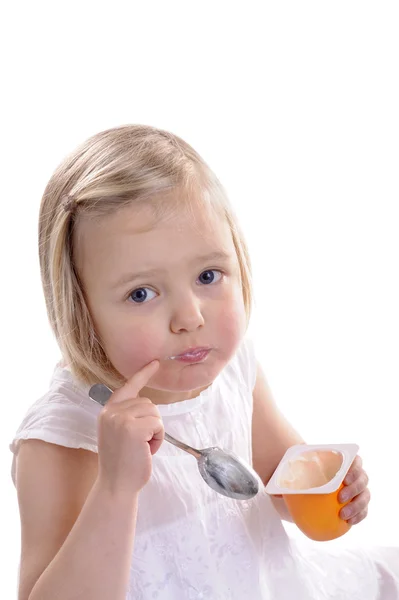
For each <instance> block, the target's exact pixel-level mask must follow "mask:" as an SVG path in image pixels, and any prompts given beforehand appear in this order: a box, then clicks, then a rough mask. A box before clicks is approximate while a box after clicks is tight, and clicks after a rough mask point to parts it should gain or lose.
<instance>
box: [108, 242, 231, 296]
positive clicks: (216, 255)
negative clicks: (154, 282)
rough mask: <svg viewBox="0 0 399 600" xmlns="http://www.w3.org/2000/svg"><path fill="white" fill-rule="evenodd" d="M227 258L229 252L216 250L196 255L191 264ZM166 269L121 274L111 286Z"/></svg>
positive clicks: (149, 275) (120, 284) (160, 272)
mask: <svg viewBox="0 0 399 600" xmlns="http://www.w3.org/2000/svg"><path fill="white" fill-rule="evenodd" d="M229 259H231V254H230V253H228V252H224V251H218V252H211V253H210V254H206V255H204V256H197V257H195V259H194V260H193V261H191V262H192V263H193V264H197V263H206V262H210V261H214V260H216V261H218V260H221V261H226V260H229ZM166 270H167V269H146V270H144V271H136V272H135V273H126V274H125V275H122V277H121V278H120V279H118V281H117V282H116V283H114V284H113V286H112V287H113V288H119V287H122V286H123V285H127V284H128V283H132V282H133V281H135V280H136V279H144V278H146V277H155V276H157V275H161V274H162V273H164V272H165V271H166Z"/></svg>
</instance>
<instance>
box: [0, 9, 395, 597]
mask: <svg viewBox="0 0 399 600" xmlns="http://www.w3.org/2000/svg"><path fill="white" fill-rule="evenodd" d="M398 17H399V9H398V4H397V2H389V1H383V2H368V1H362V2H354V1H348V0H345V1H335V2H324V1H322V0H317V2H316V1H315V2H309V1H301V2H298V1H297V0H295V1H293V2H290V1H287V2H270V3H267V2H248V1H247V2H245V3H244V2H236V3H234V2H216V1H213V2H204V1H202V2H197V3H196V2H189V1H186V2H180V3H179V2H176V1H172V0H169V1H168V2H159V3H154V2H147V3H143V2H140V3H139V2H133V1H131V2H126V3H120V2H113V3H109V2H108V3H106V4H104V5H99V4H98V3H94V2H93V3H90V2H84V1H81V2H64V3H60V2H56V3H48V4H46V3H44V2H42V1H40V0H37V1H35V2H30V3H28V2H22V3H21V2H20V3H18V4H17V3H15V4H14V3H13V4H12V6H11V8H10V7H9V8H7V9H6V12H3V15H2V18H1V19H0V21H1V22H2V25H1V27H2V29H3V31H2V33H1V36H0V39H1V40H2V42H1V44H2V46H3V47H2V48H1V55H2V57H3V58H2V62H3V69H2V71H3V75H2V88H3V92H2V96H1V104H2V107H1V121H2V124H1V132H2V133H1V140H2V142H1V143H2V155H3V167H4V169H2V178H1V179H2V189H1V207H2V212H1V226H2V227H1V238H0V239H1V256H2V269H1V270H2V284H1V287H2V293H1V319H2V323H1V325H2V326H1V342H2V355H3V360H2V366H3V369H2V390H3V391H2V404H3V418H2V420H1V432H0V433H1V441H2V445H1V465H0V466H1V471H2V473H1V474H2V503H1V506H2V535H1V542H0V543H1V557H0V558H1V565H2V576H1V584H0V585H1V586H2V587H4V592H3V593H1V594H0V595H1V597H2V598H11V597H14V595H15V589H16V577H17V567H18V560H19V549H20V542H19V536H20V526H19V516H18V506H17V498H16V493H15V489H14V487H13V486H12V482H11V479H10V476H9V469H10V467H11V453H10V452H9V450H8V444H9V442H10V441H11V439H12V436H13V433H14V431H15V430H16V428H17V427H18V425H19V423H20V420H21V419H22V417H23V415H24V413H25V411H26V409H27V408H28V406H29V405H30V404H32V403H33V402H34V401H35V400H36V399H37V398H38V397H39V396H40V395H41V394H42V393H44V392H45V390H46V386H47V383H48V380H49V378H50V375H51V372H52V369H53V366H54V364H55V362H56V360H57V359H58V351H57V348H56V346H55V343H54V341H53V337H52V334H51V332H50V329H49V326H48V325H47V320H46V314H45V309H44V301H43V298H42V291H41V284H40V277H39V269H38V258H37V249H36V228H37V215H38V209H39V203H40V198H41V194H42V192H43V189H44V186H45V184H46V182H47V180H48V179H49V177H50V176H51V173H52V171H53V169H54V168H55V167H56V165H57V164H58V162H59V161H60V160H61V159H62V158H63V156H64V155H65V154H66V153H68V152H69V151H70V150H72V149H73V148H74V147H75V146H76V145H77V144H78V143H80V142H81V141H83V140H84V139H85V138H86V137H88V136H89V135H91V134H94V133H96V132H97V131H100V130H102V129H105V128H108V127H112V126H115V125H120V124H124V123H146V124H151V125H155V126H159V127H163V128H166V129H170V130H172V131H174V132H175V133H177V134H178V135H181V136H182V137H184V138H185V139H186V140H187V141H188V142H189V143H191V144H192V145H193V146H194V147H195V148H196V149H197V150H198V151H199V152H200V153H201V154H202V155H203V157H204V158H205V160H206V161H207V162H208V163H209V164H210V165H211V167H212V168H213V169H214V170H215V172H216V173H217V175H218V176H219V178H220V179H221V180H222V182H223V183H224V185H225V187H226V188H227V190H228V192H229V194H230V197H231V199H232V201H233V203H234V205H235V207H236V210H237V212H238V214H239V216H240V219H241V221H242V225H243V228H244V231H245V233H246V235H247V238H248V240H249V244H250V249H251V254H252V260H253V264H254V272H255V290H256V310H255V314H254V319H253V323H252V332H253V336H254V338H255V341H256V344H257V348H258V355H259V359H260V360H261V362H262V364H263V367H264V369H265V371H266V373H267V376H268V379H269V382H270V385H271V388H272V390H273V393H274V396H275V398H276V400H277V402H278V403H279V405H280V406H281V408H282V410H283V411H284V413H285V414H286V415H287V417H288V418H289V419H290V421H291V422H292V423H293V425H294V426H295V427H296V428H297V429H298V430H299V431H300V432H301V434H302V435H303V436H304V437H305V439H306V440H307V441H308V442H310V443H313V442H317V443H327V442H357V443H358V444H359V445H360V446H361V452H360V453H361V455H362V457H363V460H364V464H365V467H366V469H367V471H368V473H369V475H370V488H371V491H372V503H371V505H370V513H369V517H368V518H367V520H366V521H365V522H364V523H362V524H360V525H358V526H356V527H354V528H353V529H352V531H351V532H350V533H349V534H348V535H347V536H345V537H344V538H342V539H341V540H338V541H337V542H332V543H331V544H332V545H334V544H335V545H342V544H360V545H362V544H365V543H371V544H378V545H389V544H392V545H399V519H398V510H397V506H398V492H399V489H398V483H397V475H398V471H397V455H398V448H397V415H398V399H399V383H398V377H397V374H398V359H399V349H398V348H399V318H398V307H399V291H398V263H399V252H398V251H399V241H398V231H399V227H398V187H399V184H398V158H399V157H398V154H399V151H398V147H399V119H398V107H399V89H398V63H399V43H398V39H399V38H398V30H399V18H398ZM289 532H290V533H291V534H292V535H294V536H296V537H302V536H301V534H299V535H298V533H297V531H296V530H295V529H294V528H293V527H289Z"/></svg>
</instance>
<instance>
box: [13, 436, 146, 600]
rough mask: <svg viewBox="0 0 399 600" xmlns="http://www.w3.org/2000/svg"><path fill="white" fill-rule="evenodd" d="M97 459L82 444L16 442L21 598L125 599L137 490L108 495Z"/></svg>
mask: <svg viewBox="0 0 399 600" xmlns="http://www.w3.org/2000/svg"><path fill="white" fill-rule="evenodd" d="M97 465H98V461H97V455H96V454H94V453H93V452H89V451H86V450H76V449H70V448H64V447H62V446H57V445H54V444H48V443H46V442H42V441H40V440H28V441H26V442H24V443H22V444H21V448H20V451H19V454H18V460H17V492H18V500H19V506H20V515H21V534H22V548H21V565H20V589H19V596H18V598H19V600H56V599H57V600H78V599H79V600H80V599H81V600H125V598H126V594H127V589H128V582H129V574H130V564H131V556H132V551H133V541H134V535H135V527H136V512H137V495H132V494H129V493H127V492H123V491H122V492H115V493H111V492H110V491H109V490H108V489H107V488H106V487H105V486H104V485H103V483H102V482H101V481H100V479H99V478H98V474H97Z"/></svg>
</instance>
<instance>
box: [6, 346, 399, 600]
mask: <svg viewBox="0 0 399 600" xmlns="http://www.w3.org/2000/svg"><path fill="white" fill-rule="evenodd" d="M255 377H256V359H255V356H254V352H253V348H252V344H251V343H250V342H249V341H248V340H246V341H244V342H243V344H242V345H241V347H240V349H239V351H238V352H237V354H236V355H235V357H234V358H233V359H232V360H231V362H230V363H229V364H228V365H227V366H226V367H225V368H224V369H223V371H222V372H221V373H220V374H219V376H218V377H217V378H216V379H215V381H214V382H213V384H212V385H211V386H210V387H209V388H208V389H207V390H205V391H204V392H202V393H201V394H200V396H198V397H197V398H194V399H192V400H186V401H183V402H178V403H175V404H169V405H166V406H159V407H158V408H159V410H160V413H161V415H162V418H163V420H164V424H165V429H166V431H168V433H170V434H171V435H173V436H175V437H176V438H178V439H181V440H182V441H185V442H187V443H188V444H190V445H192V446H194V447H197V448H205V447H208V446H214V445H218V446H220V447H221V448H223V449H225V450H231V451H233V452H234V453H235V454H237V455H239V456H241V457H242V458H243V459H245V460H246V461H247V462H248V463H251V461H252V456H251V419H252V390H253V387H254V384H255ZM100 411H101V406H99V405H97V404H96V403H95V402H93V401H92V400H90V398H89V397H88V388H87V387H85V386H82V385H81V384H79V383H78V382H76V380H75V379H74V378H73V376H72V374H71V372H70V371H69V370H68V369H67V368H62V366H60V365H58V366H57V367H56V369H55V371H54V374H53V378H52V381H51V385H50V389H49V391H48V392H47V393H46V394H45V396H43V397H42V398H41V399H40V400H38V401H37V402H36V403H35V404H33V405H32V406H31V408H30V409H29V410H28V412H27V414H26V416H25V418H24V420H23V422H22V423H21V425H20V427H19V429H18V431H17V433H16V435H15V437H14V439H13V440H12V443H11V444H10V449H11V451H12V452H13V453H14V457H13V464H12V477H13V480H14V483H15V459H16V455H17V453H18V448H19V443H20V440H22V439H28V438H35V439H41V440H44V441H46V442H50V443H53V444H59V445H62V446H67V447H70V448H84V449H87V450H90V451H92V452H97V417H98V415H99V413H100ZM327 598H328V599H334V600H348V599H350V600H399V549H394V548H393V549H380V550H376V551H375V552H373V553H372V552H366V551H361V550H359V551H353V550H352V551H349V550H347V551H339V552H331V551H328V550H327V549H326V545H325V544H315V545H314V549H313V550H309V551H308V552H306V553H305V554H304V553H303V552H300V551H299V549H298V548H297V546H296V544H295V543H294V542H293V541H292V540H290V539H289V537H288V536H287V534H286V531H285V529H284V527H283V525H282V522H281V520H280V517H279V515H278V513H277V511H276V510H275V509H274V507H273V504H272V502H271V500H270V498H269V497H268V495H267V494H266V493H265V492H264V489H263V488H262V489H261V491H260V492H259V494H258V495H257V496H256V497H255V498H253V499H251V500H249V501H244V502H243V501H237V500H232V499H229V498H225V497H224V496H221V495H219V494H217V493H216V492H214V491H213V490H211V489H210V488H209V487H208V486H207V485H206V484H205V483H204V481H203V480H202V478H201V476H200V474H199V472H198V468H197V462H196V460H195V459H194V458H193V457H191V456H190V455H188V454H186V453H185V452H182V451H181V450H179V449H177V448H175V447H174V446H172V445H171V444H168V443H166V442H165V443H163V444H162V446H161V448H160V449H159V451H158V452H157V454H156V455H155V456H154V457H153V473H152V477H151V479H150V481H149V483H148V484H147V485H146V486H145V488H144V489H143V490H142V492H141V493H140V497H139V510H138V520H137V528H136V537H135V542H134V551H133V556H132V563H131V576H130V586H129V592H128V595H127V600H153V599H157V600H199V599H209V600H249V599H251V600H324V599H327Z"/></svg>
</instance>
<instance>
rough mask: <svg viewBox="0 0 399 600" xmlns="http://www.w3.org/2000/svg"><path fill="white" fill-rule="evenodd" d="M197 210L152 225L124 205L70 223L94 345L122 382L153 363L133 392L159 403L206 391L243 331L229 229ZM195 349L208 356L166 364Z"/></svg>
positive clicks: (146, 212) (146, 209)
mask: <svg viewBox="0 0 399 600" xmlns="http://www.w3.org/2000/svg"><path fill="white" fill-rule="evenodd" d="M205 212H206V210H205V208H204V207H201V208H198V209H197V210H196V211H194V217H195V218H193V215H188V214H187V211H185V210H181V211H180V213H177V211H176V214H175V216H174V217H173V218H169V219H161V220H160V219H158V220H156V219H155V217H154V210H153V208H152V207H151V206H141V207H137V206H136V207H135V206H133V205H131V206H129V207H127V208H123V209H121V210H119V211H117V212H116V213H115V214H113V215H110V216H107V217H103V218H100V219H90V218H89V217H84V216H83V217H82V218H81V219H80V220H79V221H78V224H77V229H76V238H75V239H76V245H75V249H76V252H75V259H76V265H77V269H78V272H79V275H80V277H81V280H82V283H83V286H84V288H85V292H86V297H87V301H88V305H89V309H90V312H91V315H92V318H93V320H94V323H95V326H96V330H97V332H98V334H99V336H100V338H101V340H102V343H103V346H104V349H105V351H106V353H107V355H108V357H109V359H110V361H111V362H112V364H113V365H114V367H115V368H116V369H117V371H119V372H120V373H121V375H123V376H124V377H126V378H130V377H131V376H132V375H133V374H134V373H135V372H136V371H138V370H139V369H141V368H142V367H143V366H144V365H146V364H147V363H149V362H151V361H152V360H154V359H157V360H159V361H160V366H159V369H158V371H157V373H156V374H155V375H154V377H153V378H152V380H151V381H150V382H149V384H148V387H147V388H145V389H144V390H143V392H142V395H143V396H144V395H145V396H147V397H149V398H150V399H151V400H153V401H154V402H156V403H159V404H160V403H169V402H177V401H179V400H184V399H187V398H192V397H195V396H196V395H198V394H199V393H200V391H201V390H203V389H205V388H206V387H208V386H209V385H210V384H211V383H212V381H213V380H214V379H215V377H216V376H217V375H218V374H219V373H220V371H221V370H222V369H223V367H224V366H225V365H226V364H227V363H228V362H229V360H230V359H231V358H232V356H233V354H234V353H235V351H236V349H237V348H238V345H239V343H240V341H241V339H242V337H243V335H244V333H245V329H246V314H245V307H244V302H243V296H242V288H241V280H240V269H239V264H238V259H237V255H236V252H235V248H234V245H233V240H232V236H231V232H230V228H229V226H228V224H227V223H225V222H224V221H223V220H222V218H221V217H216V216H212V217H211V216H210V215H208V214H204V213H205ZM195 348H203V349H207V350H208V352H204V353H202V354H201V353H198V354H195V353H194V355H193V354H191V360H192V362H187V361H184V360H180V359H171V357H176V356H179V355H182V354H184V353H187V352H189V351H190V350H192V349H195ZM189 359H190V355H189V356H186V360H189Z"/></svg>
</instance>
